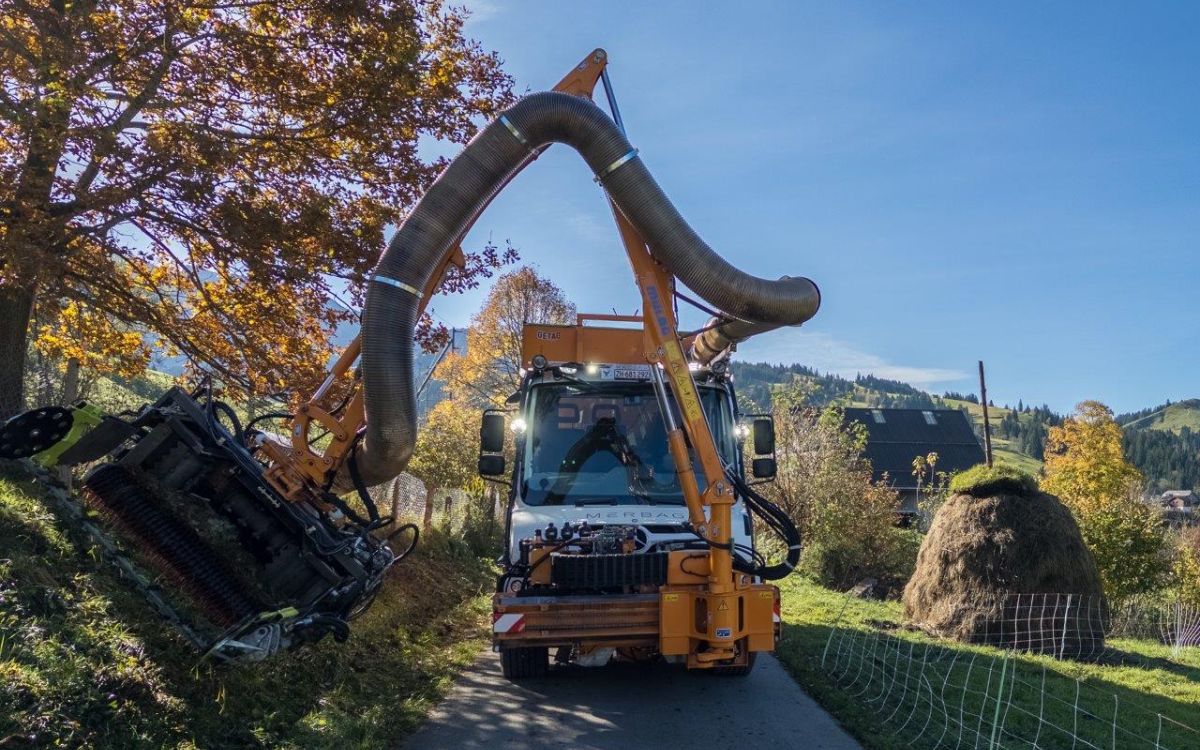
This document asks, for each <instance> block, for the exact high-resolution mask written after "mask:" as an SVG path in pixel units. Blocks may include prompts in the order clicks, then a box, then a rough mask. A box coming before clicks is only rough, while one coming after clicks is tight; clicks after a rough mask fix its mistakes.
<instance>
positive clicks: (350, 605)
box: [0, 388, 397, 660]
mask: <svg viewBox="0 0 1200 750" xmlns="http://www.w3.org/2000/svg"><path fill="white" fill-rule="evenodd" d="M221 413H224V414H227V415H228V414H231V413H232V412H231V411H230V410H229V409H228V407H226V406H224V405H223V404H220V402H215V401H213V400H212V399H211V398H206V397H204V396H203V395H202V394H192V395H189V394H187V393H185V392H184V391H182V390H180V389H178V388H172V389H171V390H170V391H168V392H167V393H166V394H164V395H163V396H162V398H160V399H159V400H158V401H157V402H155V403H154V404H151V405H149V406H146V407H144V408H143V409H142V410H141V411H140V412H138V414H137V415H136V416H133V417H131V418H127V419H118V418H114V417H102V416H101V415H99V414H98V413H97V412H96V411H95V410H94V409H92V407H88V406H84V405H77V406H76V407H73V408H71V409H66V408H44V409H35V410H33V411H30V412H26V413H25V414H21V415H19V416H17V417H14V418H13V419H10V420H9V421H8V422H7V423H6V424H5V425H4V426H3V428H2V429H0V458H9V459H20V458H32V459H33V460H35V461H38V462H39V463H41V464H43V465H45V466H50V465H54V464H59V465H63V464H65V465H70V464H76V463H84V462H87V463H91V462H97V461H99V463H98V464H96V465H95V466H93V467H92V468H91V470H90V471H89V472H88V473H87V475H86V477H85V479H84V497H85V498H86V500H87V502H88V505H89V506H90V507H91V508H92V509H93V510H94V511H96V513H97V515H98V516H99V518H100V519H102V520H103V521H104V525H105V526H106V527H107V528H109V529H111V530H113V531H115V532H116V533H117V536H118V537H119V538H120V539H121V540H122V541H123V542H124V545H123V546H124V547H125V548H127V549H128V550H129V551H130V556H131V557H133V558H134V561H135V562H136V563H137V567H139V568H144V569H149V570H150V571H152V572H153V573H155V574H156V575H155V576H154V577H155V578H156V579H157V584H158V585H157V589H158V591H159V592H162V593H167V594H169V595H170V598H171V599H172V600H174V601H177V602H178V603H179V606H177V607H176V610H177V611H179V610H180V609H182V611H183V612H184V613H185V614H184V615H182V616H181V617H180V618H179V619H180V620H181V621H182V620H186V621H187V622H186V625H187V627H188V629H189V631H190V632H200V633H203V634H204V636H203V641H202V642H197V641H196V640H195V639H193V642H194V643H196V645H197V646H198V647H200V648H201V650H203V651H204V652H205V653H206V655H211V656H213V657H215V658H217V659H219V660H233V659H251V660H257V659H262V658H265V657H267V656H269V655H271V654H272V653H275V652H276V651H278V650H280V649H283V648H295V647H297V646H300V645H302V644H304V643H307V642H314V641H317V640H320V639H321V638H323V637H324V636H325V635H329V634H332V635H333V636H334V637H335V638H336V639H338V640H345V638H346V637H347V635H348V633H349V626H348V621H349V620H350V619H351V618H352V617H353V616H356V615H358V614H360V613H361V612H362V611H363V610H364V609H365V608H366V606H367V605H368V604H369V603H370V601H371V600H372V598H373V597H374V595H375V593H376V591H377V589H378V587H379V586H380V584H381V582H382V578H383V575H384V572H385V571H386V570H387V569H388V568H389V567H390V566H391V565H392V564H393V563H394V562H395V561H396V560H397V556H396V555H395V554H394V553H393V552H392V550H391V548H390V547H389V546H388V544H387V543H386V542H385V541H384V540H381V539H379V538H377V537H376V536H374V535H373V534H372V533H371V532H372V531H373V530H374V529H373V528H372V526H370V525H368V526H364V525H362V524H359V523H357V522H356V521H355V520H354V519H352V518H349V517H348V516H347V515H346V514H343V513H340V512H338V511H337V510H336V508H337V507H339V506H341V507H344V504H343V503H341V502H340V501H335V499H334V498H332V497H330V498H329V500H330V503H329V506H328V507H329V508H331V509H332V510H329V511H325V510H321V509H320V508H316V507H313V506H312V505H310V504H307V503H294V502H289V501H288V500H287V499H286V498H284V497H282V496H281V495H280V494H279V493H278V492H276V491H275V489H274V488H273V487H272V486H271V485H270V484H269V483H268V482H267V481H266V480H265V479H264V471H265V468H264V466H263V464H261V463H260V462H259V460H257V459H256V458H255V455H254V453H252V451H251V450H250V449H248V448H247V442H248V441H247V436H246V435H244V434H241V433H242V431H241V428H240V427H239V426H238V425H236V424H231V423H235V422H236V419H225V420H222V419H219V418H218V417H217V415H218V414H221Z"/></svg>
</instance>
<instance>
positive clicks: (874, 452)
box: [846, 408, 985, 517]
mask: <svg viewBox="0 0 1200 750" xmlns="http://www.w3.org/2000/svg"><path fill="white" fill-rule="evenodd" d="M846 421H847V422H860V423H861V424H862V425H863V426H865V427H866V428H867V447H866V450H865V451H864V452H863V455H864V456H865V457H866V458H867V459H869V460H870V461H871V468H872V469H873V470H874V478H875V481H876V482H884V483H886V484H888V485H890V486H891V487H892V488H893V489H895V490H896V491H897V492H898V493H899V494H900V512H901V513H902V514H904V515H906V516H908V517H912V516H915V515H916V513H917V502H918V497H917V478H916V477H915V476H913V473H912V472H913V459H915V458H916V457H917V456H927V455H929V454H930V453H936V454H937V455H938V460H937V465H936V467H935V468H934V470H935V471H936V472H939V473H940V472H946V473H947V474H953V473H955V472H959V471H964V470H966V469H969V468H971V467H972V466H975V465H976V464H981V463H983V462H984V460H985V456H984V453H983V446H982V445H980V444H979V439H978V438H977V437H976V436H975V430H974V428H973V427H972V426H971V420H970V419H969V418H968V417H967V415H966V414H963V413H962V412H961V411H959V410H957V409H861V408H851V409H846ZM929 481H930V477H928V476H927V477H925V480H924V483H923V486H924V485H928V483H929Z"/></svg>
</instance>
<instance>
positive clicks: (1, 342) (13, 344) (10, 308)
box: [0, 286, 33, 420]
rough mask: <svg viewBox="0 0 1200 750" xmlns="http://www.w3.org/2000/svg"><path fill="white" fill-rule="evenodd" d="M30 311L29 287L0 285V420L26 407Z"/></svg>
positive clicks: (31, 298) (30, 297) (31, 302)
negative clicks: (26, 364)
mask: <svg viewBox="0 0 1200 750" xmlns="http://www.w3.org/2000/svg"><path fill="white" fill-rule="evenodd" d="M32 315H33V292H32V290H29V289H25V288H22V287H19V286H0V420H3V419H7V418H8V417H10V416H12V415H13V414H16V413H17V412H19V411H22V410H23V409H24V408H25V388H24V379H25V350H26V348H27V347H28V344H29V320H30V318H31V317H32Z"/></svg>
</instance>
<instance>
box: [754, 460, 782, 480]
mask: <svg viewBox="0 0 1200 750" xmlns="http://www.w3.org/2000/svg"><path fill="white" fill-rule="evenodd" d="M775 469H776V467H775V459H773V458H756V459H754V461H753V463H751V465H750V471H751V473H752V474H754V478H755V479H774V478H775Z"/></svg>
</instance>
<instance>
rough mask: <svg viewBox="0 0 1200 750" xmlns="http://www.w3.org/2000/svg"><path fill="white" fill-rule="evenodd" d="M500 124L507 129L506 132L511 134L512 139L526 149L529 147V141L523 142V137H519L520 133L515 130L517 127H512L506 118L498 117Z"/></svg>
mask: <svg viewBox="0 0 1200 750" xmlns="http://www.w3.org/2000/svg"><path fill="white" fill-rule="evenodd" d="M500 122H502V123H504V127H506V128H508V132H510V133H512V136H513V138H516V139H517V142H518V143H520V144H521V145H522V146H525V147H526V148H528V147H529V141H527V140H525V136H523V135H521V131H520V130H517V126H516V125H513V124H512V122H510V121H509V119H508V118H507V117H505V116H504V115H500Z"/></svg>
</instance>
